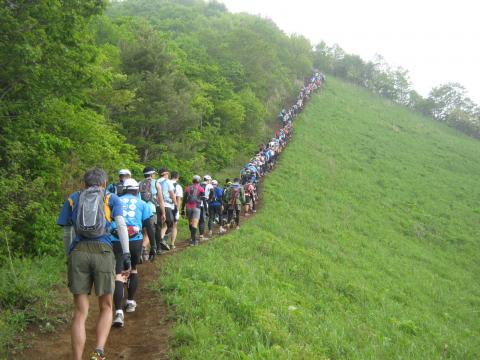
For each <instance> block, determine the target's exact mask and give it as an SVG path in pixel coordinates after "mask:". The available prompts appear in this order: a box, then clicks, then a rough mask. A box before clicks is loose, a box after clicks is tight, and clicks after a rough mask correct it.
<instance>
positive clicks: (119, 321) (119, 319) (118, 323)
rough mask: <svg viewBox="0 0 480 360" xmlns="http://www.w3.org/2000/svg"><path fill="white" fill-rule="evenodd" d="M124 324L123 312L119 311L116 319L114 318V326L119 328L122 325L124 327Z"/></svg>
mask: <svg viewBox="0 0 480 360" xmlns="http://www.w3.org/2000/svg"><path fill="white" fill-rule="evenodd" d="M123 325H124V321H123V312H117V313H116V314H115V319H113V322H112V326H113V327H117V328H121V327H123Z"/></svg>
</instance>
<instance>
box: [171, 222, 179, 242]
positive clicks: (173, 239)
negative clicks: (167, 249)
mask: <svg viewBox="0 0 480 360" xmlns="http://www.w3.org/2000/svg"><path fill="white" fill-rule="evenodd" d="M177 225H178V223H177V222H174V223H173V227H172V240H171V243H172V246H175V241H176V240H177V231H178V229H177Z"/></svg>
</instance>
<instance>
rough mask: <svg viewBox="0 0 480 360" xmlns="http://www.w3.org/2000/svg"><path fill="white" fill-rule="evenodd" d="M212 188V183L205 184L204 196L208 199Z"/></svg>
mask: <svg viewBox="0 0 480 360" xmlns="http://www.w3.org/2000/svg"><path fill="white" fill-rule="evenodd" d="M212 190H213V185H212V184H206V185H205V198H206V199H207V200H208V199H209V197H210V191H212Z"/></svg>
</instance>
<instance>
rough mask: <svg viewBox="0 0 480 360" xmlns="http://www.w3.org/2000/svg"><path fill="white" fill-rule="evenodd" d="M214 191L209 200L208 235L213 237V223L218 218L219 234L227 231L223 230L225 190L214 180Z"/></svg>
mask: <svg viewBox="0 0 480 360" xmlns="http://www.w3.org/2000/svg"><path fill="white" fill-rule="evenodd" d="M212 187H213V188H212V190H211V191H210V195H209V198H208V215H209V217H208V235H209V236H212V235H213V223H214V221H215V219H216V218H217V216H218V219H219V220H218V223H219V224H220V229H219V233H220V234H223V233H225V232H226V230H225V229H224V228H223V206H222V198H223V190H222V188H221V187H219V186H218V181H217V180H212Z"/></svg>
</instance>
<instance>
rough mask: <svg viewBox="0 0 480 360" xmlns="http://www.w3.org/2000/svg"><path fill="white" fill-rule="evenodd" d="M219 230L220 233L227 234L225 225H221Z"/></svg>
mask: <svg viewBox="0 0 480 360" xmlns="http://www.w3.org/2000/svg"><path fill="white" fill-rule="evenodd" d="M218 232H219V233H220V234H225V233H226V232H227V230H225V229H224V228H223V226H220V229H219V230H218Z"/></svg>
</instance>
